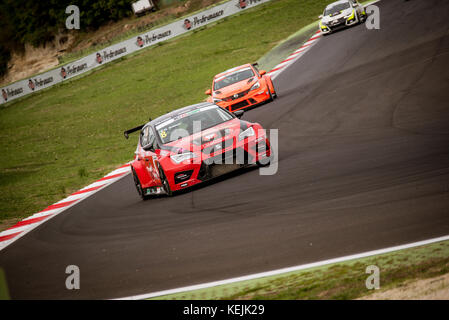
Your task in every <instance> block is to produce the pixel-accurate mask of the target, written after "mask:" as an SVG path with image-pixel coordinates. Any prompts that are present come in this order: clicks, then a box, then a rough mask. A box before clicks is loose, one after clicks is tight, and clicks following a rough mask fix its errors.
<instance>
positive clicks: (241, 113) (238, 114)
mask: <svg viewBox="0 0 449 320" xmlns="http://www.w3.org/2000/svg"><path fill="white" fill-rule="evenodd" d="M244 113H245V111H244V110H237V111H236V112H234V115H235V116H236V117H237V118H239V119H240V118H241V117H242V116H243V114H244Z"/></svg>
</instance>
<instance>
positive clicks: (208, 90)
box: [204, 89, 212, 96]
mask: <svg viewBox="0 0 449 320" xmlns="http://www.w3.org/2000/svg"><path fill="white" fill-rule="evenodd" d="M204 94H207V95H208V96H210V95H211V94H212V90H211V89H207V90H206V92H204Z"/></svg>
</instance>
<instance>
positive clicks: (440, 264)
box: [154, 241, 449, 300]
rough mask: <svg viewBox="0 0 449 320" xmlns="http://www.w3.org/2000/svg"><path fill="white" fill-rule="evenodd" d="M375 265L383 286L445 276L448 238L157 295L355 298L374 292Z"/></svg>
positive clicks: (384, 287) (285, 298) (214, 297)
mask: <svg viewBox="0 0 449 320" xmlns="http://www.w3.org/2000/svg"><path fill="white" fill-rule="evenodd" d="M370 265H375V266H377V267H379V269H380V290H381V291H384V290H388V289H391V288H395V287H398V286H401V285H402V284H404V283H405V282H406V281H409V280H416V279H426V278H432V277H436V276H441V275H444V274H447V273H448V272H449V241H444V242H437V243H434V244H431V245H426V246H421V247H416V248H411V249H406V250H401V251H396V252H391V253H387V254H382V255H377V256H372V257H368V258H363V259H358V260H352V261H348V262H342V263H336V264H331V265H327V266H323V267H317V268H311V269H306V270H301V271H295V272H290V273H286V274H283V275H278V276H271V277H266V278H260V279H255V280H248V281H242V282H237V283H233V284H228V285H223V286H217V287H212V288H207V289H201V290H196V291H190V292H183V293H178V294H173V295H167V296H162V297H156V298H154V299H155V300H173V299H178V300H179V299H181V300H186V299H187V300H195V299H227V300H228V299H232V300H235V299H254V300H258V299H263V300H272V299H273V300H275V299H278V300H294V299H355V298H360V297H363V296H365V295H369V294H371V293H373V292H374V290H368V289H367V288H366V286H365V281H366V279H367V277H368V276H369V274H366V273H365V270H366V267H367V266H370ZM375 291H376V292H378V291H377V290H375Z"/></svg>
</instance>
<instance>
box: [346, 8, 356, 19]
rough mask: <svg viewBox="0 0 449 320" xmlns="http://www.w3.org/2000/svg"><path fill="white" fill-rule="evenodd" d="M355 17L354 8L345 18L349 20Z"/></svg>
mask: <svg viewBox="0 0 449 320" xmlns="http://www.w3.org/2000/svg"><path fill="white" fill-rule="evenodd" d="M354 18H355V10H352V12H351V13H350V14H348V15H346V16H345V19H347V20H348V21H349V20H352V19H354Z"/></svg>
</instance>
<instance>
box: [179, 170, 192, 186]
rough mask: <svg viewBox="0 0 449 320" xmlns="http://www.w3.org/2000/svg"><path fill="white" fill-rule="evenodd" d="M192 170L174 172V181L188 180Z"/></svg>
mask: <svg viewBox="0 0 449 320" xmlns="http://www.w3.org/2000/svg"><path fill="white" fill-rule="evenodd" d="M192 173H193V170H187V171H181V172H176V173H175V183H181V182H183V181H186V180H189V179H190V177H191V176H192Z"/></svg>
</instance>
